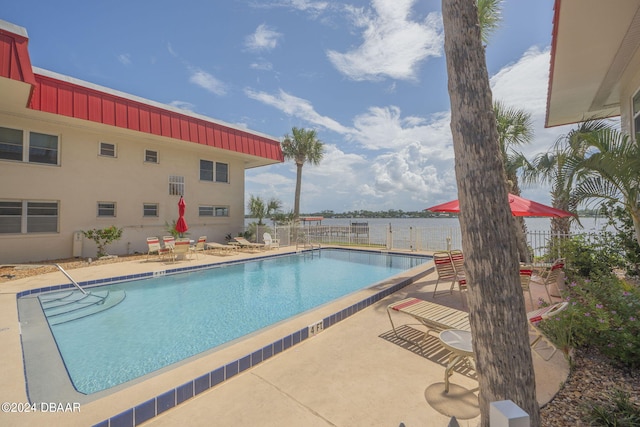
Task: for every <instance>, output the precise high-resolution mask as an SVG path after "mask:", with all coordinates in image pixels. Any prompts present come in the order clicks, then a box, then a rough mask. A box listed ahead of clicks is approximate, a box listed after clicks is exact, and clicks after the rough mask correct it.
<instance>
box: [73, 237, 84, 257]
mask: <svg viewBox="0 0 640 427" xmlns="http://www.w3.org/2000/svg"><path fill="white" fill-rule="evenodd" d="M83 239H84V234H82V231H74V232H73V256H74V257H76V258H78V257H82V241H83Z"/></svg>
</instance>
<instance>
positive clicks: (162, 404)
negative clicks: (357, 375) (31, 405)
mask: <svg viewBox="0 0 640 427" xmlns="http://www.w3.org/2000/svg"><path fill="white" fill-rule="evenodd" d="M331 249H339V250H349V251H362V252H377V253H380V251H368V250H362V249H342V248H331ZM383 253H384V254H391V255H400V256H416V257H422V256H420V255H413V254H406V253H399V252H398V253H396V252H387V251H385V252H383ZM286 255H291V254H290V253H287V254H278V255H265V256H260V257H255V258H251V259H243V260H233V261H224V262H219V263H214V264H205V265H199V266H190V267H181V268H174V269H169V270H162V271H161V274H167V275H168V274H178V273H185V272H189V271H196V270H203V269H209V268H216V267H219V266H222V265H231V264H237V263H243V262H248V261H255V260H259V259H265V258H274V257H279V256H286ZM433 270H434V267H433V266H432V267H429V268H427V269H425V270H423V271H421V272H419V273H418V274H416V275H414V276H411V277H408V278H406V279H404V280H401V281H400V282H398V283H395V284H393V285H391V286H389V287H387V288H385V289H383V290H381V291H380V292H377V293H376V294H373V295H371V296H369V297H367V298H365V299H363V300H361V301H359V302H357V303H355V304H352V305H350V306H349V307H347V308H344V309H342V310H340V311H339V312H337V313H334V314H332V315H330V316H327V317H325V318H324V319H323V320H322V324H323V329H326V328H329V327H331V326H333V325H335V324H337V323H338V322H340V321H342V320H344V319H346V318H347V317H349V316H352V315H353V314H355V313H357V312H359V311H360V310H363V309H365V308H367V307H369V306H371V305H372V304H375V303H376V302H378V301H380V300H381V299H383V298H385V297H387V296H389V295H391V294H393V293H395V292H397V291H399V290H400V289H402V288H404V287H406V286H409V285H410V284H412V283H413V282H415V281H416V280H419V279H421V278H422V277H425V276H426V275H428V274H430V273H431V272H432V271H433ZM157 274H158V272H155V273H154V272H149V273H139V274H131V275H126V276H116V277H110V278H105V279H98V280H90V281H84V282H79V283H78V284H79V285H80V286H81V287H83V288H84V287H85V286H87V287H94V286H100V285H106V284H113V283H116V282H123V281H129V280H134V279H142V278H151V277H154V275H157ZM74 287H75V286H74V285H73V284H71V283H69V284H65V285H54V286H47V287H44V288H38V289H30V290H27V291H22V292H19V293H18V294H17V298H21V297H24V296H29V295H35V294H40V293H44V292H51V291H57V290H63V289H68V288H74ZM307 338H309V327H308V326H306V327H304V328H302V329H300V330H297V331H295V332H293V333H292V334H290V335H286V336H285V337H283V338H281V339H278V340H276V341H274V342H272V343H271V344H268V345H266V346H264V347H262V348H261V349H258V350H255V351H253V352H252V353H250V354H248V355H245V356H242V357H241V358H239V359H237V360H234V361H232V362H229V363H227V364H225V365H224V366H220V367H218V368H216V369H214V370H213V371H210V372H209V373H208V374H204V375H201V376H199V377H198V378H195V379H193V380H191V381H188V382H187V383H185V384H182V385H179V386H178V387H175V388H173V389H171V390H169V391H166V392H164V393H162V394H160V395H158V396H156V397H154V398H151V399H149V400H147V401H146V402H143V403H141V404H139V405H137V406H135V407H133V408H129V409H126V410H124V411H122V412H120V413H119V414H117V415H114V416H112V417H110V418H108V419H106V420H103V421H101V422H99V423H97V424H95V425H94V426H104V427H114V426H125V425H126V426H137V425H140V424H142V423H144V422H146V421H148V420H150V419H151V418H154V417H156V416H158V415H160V414H161V413H163V412H165V411H167V410H169V409H171V408H173V407H175V406H177V405H180V404H182V403H184V402H186V401H188V400H189V399H191V398H192V397H195V396H196V395H198V394H200V393H203V392H205V391H206V390H209V389H210V388H213V387H215V386H217V385H219V384H221V383H223V382H225V381H226V380H228V379H230V378H232V377H234V376H236V375H238V374H240V373H241V372H243V371H245V370H247V369H250V368H252V367H254V366H257V365H259V364H260V363H262V362H264V361H265V360H267V359H269V358H271V357H273V356H276V355H277V354H279V353H281V352H283V351H285V350H288V349H289V348H291V347H293V346H295V345H297V344H300V343H301V342H303V341H304V340H306V339H307ZM25 378H26V375H25ZM27 387H28V384H27Z"/></svg>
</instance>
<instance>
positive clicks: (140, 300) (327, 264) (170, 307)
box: [40, 249, 428, 394]
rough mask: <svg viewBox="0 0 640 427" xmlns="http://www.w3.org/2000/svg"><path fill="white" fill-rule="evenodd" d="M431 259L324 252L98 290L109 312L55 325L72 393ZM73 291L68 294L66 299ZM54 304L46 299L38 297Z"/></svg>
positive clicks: (131, 375)
mask: <svg viewBox="0 0 640 427" xmlns="http://www.w3.org/2000/svg"><path fill="white" fill-rule="evenodd" d="M426 261H428V258H424V257H411V256H399V255H385V254H377V253H368V252H362V251H345V250H331V249H323V250H322V251H321V252H320V254H318V253H317V252H316V253H314V254H313V256H312V255H310V254H306V255H291V256H284V257H274V258H267V259H262V260H258V261H251V262H245V263H241V264H232V265H228V266H225V267H220V268H212V269H206V270H200V271H196V272H191V273H182V274H176V275H171V276H164V277H159V278H153V279H146V280H137V281H132V282H126V283H120V284H116V285H110V286H103V287H100V288H95V289H94V290H93V291H97V290H100V291H101V292H102V291H104V290H105V289H106V290H110V291H111V292H112V293H113V294H115V293H117V292H120V293H121V291H122V290H124V291H125V293H126V297H125V298H124V300H123V301H122V302H121V303H120V304H118V305H115V306H114V307H111V308H109V309H106V310H104V311H101V312H99V313H96V314H93V315H91V316H87V317H84V318H81V319H77V320H72V321H66V322H63V323H60V324H55V323H56V322H54V321H52V320H53V317H52V318H50V319H49V322H50V324H51V330H52V332H53V335H54V338H55V340H56V343H57V345H58V348H59V350H60V353H61V355H62V358H63V360H64V363H65V365H66V367H67V370H68V372H69V375H70V377H71V380H72V382H73V384H74V386H75V387H76V389H77V390H78V391H80V392H82V393H86V394H90V393H95V392H97V391H100V390H104V389H107V388H110V387H113V386H115V385H118V384H121V383H124V382H126V381H129V380H132V379H135V378H137V377H140V376H142V375H145V374H147V373H149V372H152V371H155V370H158V369H160V368H162V367H165V366H167V365H170V364H172V363H175V362H178V361H181V360H183V359H185V358H188V357H190V356H193V355H195V354H198V353H200V352H203V351H206V350H208V349H211V348H214V347H216V346H219V345H221V344H224V343H226V342H229V341H231V340H234V339H236V338H239V337H242V336H244V335H246V334H249V333H251V332H254V331H256V330H258V329H261V328H264V327H266V326H269V325H272V324H274V323H276V322H279V321H281V320H284V319H287V318H289V317H292V316H295V315H296V314H299V313H302V312H305V311H307V310H309V309H311V308H314V307H317V306H319V305H322V304H324V303H326V302H328V301H332V300H335V299H337V298H339V297H341V296H344V295H347V294H350V293H352V292H354V291H357V290H359V289H363V288H365V287H367V286H369V285H372V284H374V283H377V282H380V281H382V280H384V279H386V278H388V277H390V276H393V275H395V274H398V273H399V272H401V271H404V270H407V269H410V268H412V267H415V266H417V265H419V264H422V263H424V262H426ZM68 292H69V291H67V293H68ZM40 298H41V299H42V298H51V294H45V295H43V296H41V297H40Z"/></svg>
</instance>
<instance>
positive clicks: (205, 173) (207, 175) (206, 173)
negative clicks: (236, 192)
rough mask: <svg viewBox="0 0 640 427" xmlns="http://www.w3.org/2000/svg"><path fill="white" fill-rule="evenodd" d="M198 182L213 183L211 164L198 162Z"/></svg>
mask: <svg viewBox="0 0 640 427" xmlns="http://www.w3.org/2000/svg"><path fill="white" fill-rule="evenodd" d="M200 181H213V162H211V161H209V160H200Z"/></svg>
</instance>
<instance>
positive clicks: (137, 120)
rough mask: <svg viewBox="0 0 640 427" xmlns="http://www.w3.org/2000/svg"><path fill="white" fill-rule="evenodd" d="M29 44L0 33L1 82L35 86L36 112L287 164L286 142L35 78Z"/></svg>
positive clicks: (30, 105) (30, 102) (79, 86)
mask: <svg viewBox="0 0 640 427" xmlns="http://www.w3.org/2000/svg"><path fill="white" fill-rule="evenodd" d="M25 34H26V32H25ZM28 40H29V39H28V38H27V37H24V36H22V35H19V34H15V33H14V32H11V31H8V30H6V29H3V28H0V77H5V78H9V79H12V80H18V81H22V82H25V83H28V84H31V85H32V90H31V96H30V99H29V100H28V102H27V107H28V108H30V109H32V110H36V111H43V112H47V113H52V114H59V115H62V116H67V117H73V118H76V119H81V120H88V121H91V122H95V123H102V124H105V125H109V126H115V127H119V128H124V129H130V130H134V131H138V132H143V133H148V134H153V135H158V136H164V137H168V138H173V139H179V140H182V141H189V142H194V143H197V144H202V145H208V146H211V147H217V148H221V149H223V150H230V151H235V152H238V153H242V154H247V155H252V156H257V157H261V158H266V159H270V160H275V161H279V162H282V161H284V156H283V154H282V149H281V147H280V142H279V141H278V140H276V139H274V138H271V137H267V136H263V135H260V134H257V133H252V132H249V131H243V130H239V129H235V128H233V127H231V126H225V125H224V124H221V123H218V122H216V121H214V120H206V118H200V117H195V116H191V115H189V114H182V113H179V112H176V111H174V110H171V109H168V108H167V109H165V108H162V107H160V106H157V105H154V104H153V103H145V102H143V101H142V100H141V101H139V100H135V99H129V98H127V97H125V96H118V95H116V94H113V93H109V92H107V91H101V90H99V89H94V88H90V87H87V86H83V85H82V84H79V83H75V82H69V81H66V80H61V79H57V78H54V77H51V76H47V75H43V74H34V72H33V69H32V67H31V61H30V58H29V52H28V49H27V44H28ZM123 95H124V94H123Z"/></svg>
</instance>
